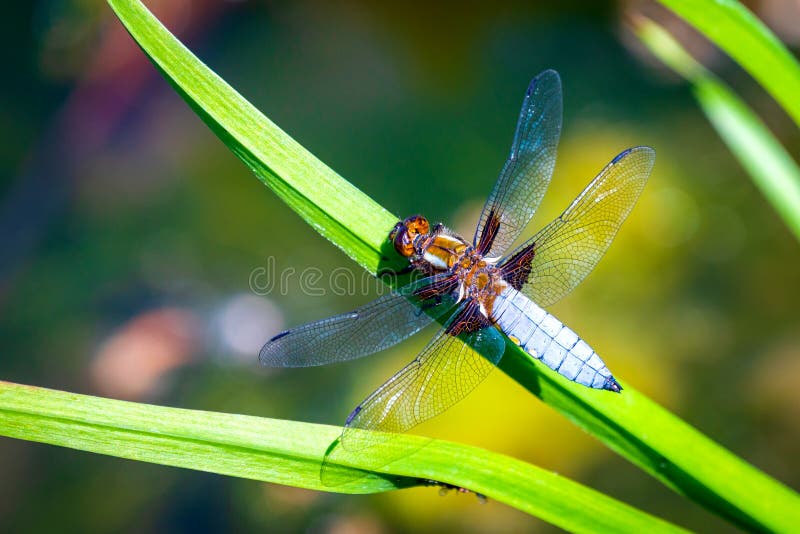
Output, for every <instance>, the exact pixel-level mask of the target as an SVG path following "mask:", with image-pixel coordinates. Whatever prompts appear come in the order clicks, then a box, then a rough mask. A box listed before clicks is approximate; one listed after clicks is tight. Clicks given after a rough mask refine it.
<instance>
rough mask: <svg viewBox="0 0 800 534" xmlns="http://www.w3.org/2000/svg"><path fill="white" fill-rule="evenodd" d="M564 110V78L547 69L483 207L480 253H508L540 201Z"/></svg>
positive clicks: (528, 97)
mask: <svg viewBox="0 0 800 534" xmlns="http://www.w3.org/2000/svg"><path fill="white" fill-rule="evenodd" d="M561 115H562V101H561V79H560V78H559V76H558V73H557V72H556V71H554V70H546V71H544V72H542V73H541V74H539V75H538V76H537V77H536V78H534V79H533V81H531V83H530V85H529V86H528V91H527V92H526V93H525V99H524V100H523V101H522V110H521V111H520V114H519V120H518V122H517V130H516V133H515V134H514V141H513V143H512V144H511V153H510V154H509V156H508V159H507V160H506V163H505V165H504V166H503V170H502V171H501V172H500V177H499V178H498V179H497V183H496V184H495V186H494V190H492V193H491V195H489V199H488V200H487V201H486V205H485V206H484V207H483V212H482V213H481V219H480V222H479V224H478V228H477V230H476V231H475V238H474V240H473V243H474V244H475V247H476V248H477V249H478V251H479V252H480V253H482V254H484V255H486V256H501V255H502V254H504V253H505V251H506V250H507V249H508V247H510V246H511V244H512V243H513V242H514V241H515V240H516V239H517V238H518V237H519V235H520V234H521V233H522V230H523V229H524V228H525V227H526V226H527V224H528V222H529V221H530V220H531V217H532V216H533V214H534V212H536V209H537V208H538V207H539V203H540V202H541V201H542V198H543V197H544V194H545V191H547V186H548V185H550V178H551V176H552V174H553V168H554V167H555V164H556V148H557V147H558V140H559V138H560V136H561Z"/></svg>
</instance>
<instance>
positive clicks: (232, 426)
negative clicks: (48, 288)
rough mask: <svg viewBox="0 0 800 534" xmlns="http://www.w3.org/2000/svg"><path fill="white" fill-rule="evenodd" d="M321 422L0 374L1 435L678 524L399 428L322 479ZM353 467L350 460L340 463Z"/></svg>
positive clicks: (587, 515) (536, 510) (596, 525)
mask: <svg viewBox="0 0 800 534" xmlns="http://www.w3.org/2000/svg"><path fill="white" fill-rule="evenodd" d="M340 432H341V429H340V428H338V427H331V426H326V425H315V424H310V423H298V422H293V421H281V420H274V419H264V418H259V417H252V416H244V415H231V414H222V413H213V412H201V411H194V410H184V409H177V408H167V407H161V406H153V405H147V404H139V403H131V402H125V401H117V400H111V399H103V398H99V397H91V396H87V395H77V394H71V393H65V392H60V391H54V390H49V389H44V388H35V387H30V386H22V385H18V384H12V383H8V382H0V435H3V436H8V437H14V438H21V439H27V440H31V441H38V442H41V443H49V444H52V445H59V446H63V447H70V448H73V449H78V450H84V451H90V452H95V453H99V454H106V455H110V456H116V457H120V458H127V459H131V460H138V461H145V462H152V463H158V464H162V465H170V466H175V467H182V468H188V469H196V470H201V471H207V472H212V473H219V474H224V475H230V476H237V477H243V478H248V479H252V480H261V481H265V482H271V483H276V484H284V485H290V486H296V487H302V488H308V489H314V490H322V491H336V492H341V493H375V492H381V491H387V490H391V489H397V488H402V487H409V486H411V485H415V484H416V482H417V480H418V479H433V480H438V481H441V482H447V483H449V484H453V485H456V486H461V487H465V488H469V489H471V490H473V491H477V492H479V493H482V494H484V495H486V496H488V497H489V498H491V499H494V500H497V501H500V502H503V503H505V504H508V505H509V506H513V507H515V508H518V509H520V510H522V511H524V512H527V513H529V514H531V515H535V516H538V517H540V518H542V519H544V520H545V521H548V522H550V523H552V524H554V525H557V526H559V527H561V528H564V529H567V530H570V531H573V532H598V531H601V530H605V531H608V530H611V529H613V530H615V531H617V532H641V531H642V530H643V529H647V530H648V531H649V532H665V533H666V532H682V530H681V529H679V528H678V527H675V526H674V525H671V524H669V523H667V522H665V521H663V520H660V519H658V518H655V517H653V516H650V515H648V514H645V513H643V512H640V511H638V510H636V509H634V508H632V507H630V506H628V505H626V504H623V503H621V502H619V501H616V500H614V499H612V498H610V497H607V496H605V495H603V494H601V493H598V492H596V491H594V490H592V489H589V488H586V487H584V486H581V485H580V484H577V483H575V482H573V481H571V480H569V479H566V478H564V477H561V476H559V475H557V474H554V473H550V472H548V471H545V470H543V469H540V468H537V467H535V466H532V465H530V464H526V463H524V462H521V461H519V460H515V459H513V458H508V457H506V456H503V455H499V454H495V453H491V452H488V451H484V450H481V449H478V448H475V447H470V446H466V445H460V444H457V443H449V442H444V441H438V440H429V439H426V438H420V437H417V436H411V435H398V436H397V438H396V446H397V447H399V448H405V449H407V450H408V451H409V453H408V455H406V456H401V457H400V458H399V459H397V460H395V461H394V462H393V463H391V464H389V465H387V466H385V467H384V468H383V469H385V473H369V472H368V473H364V472H363V471H361V470H360V469H359V467H361V468H368V467H369V465H368V464H367V463H365V462H364V459H363V457H360V456H361V455H353V456H352V457H351V458H350V459H349V460H350V461H349V464H351V465H352V469H354V470H357V471H358V472H359V473H360V474H362V475H364V476H361V477H360V478H356V479H354V480H353V481H352V482H351V483H349V484H348V485H345V486H336V487H328V486H324V485H323V484H322V482H321V481H320V476H319V473H320V467H321V465H322V462H323V458H324V456H325V451H326V449H327V448H328V445H329V444H330V443H331V442H332V441H333V440H334V439H336V438H337V437H338V435H339V433H340ZM345 467H346V468H350V467H349V466H345Z"/></svg>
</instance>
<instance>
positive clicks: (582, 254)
mask: <svg viewBox="0 0 800 534" xmlns="http://www.w3.org/2000/svg"><path fill="white" fill-rule="evenodd" d="M654 162H655V151H654V150H653V149H652V148H650V147H634V148H629V149H628V150H625V151H624V152H622V153H621V154H619V155H618V156H617V157H615V158H614V159H613V160H612V161H611V163H609V164H608V165H607V166H606V167H605V168H604V169H603V170H602V171H601V172H600V174H598V175H597V177H596V178H595V179H594V180H592V182H591V183H590V184H589V185H588V186H587V187H586V189H584V190H583V192H582V193H581V194H580V195H578V198H576V199H575V200H574V201H573V202H572V204H571V205H570V206H569V207H568V208H567V209H566V210H565V211H564V213H562V214H561V216H559V217H558V218H557V219H555V220H554V221H553V222H551V223H550V224H548V225H547V226H545V227H544V228H543V229H542V230H541V231H540V232H539V233H538V234H536V235H535V236H533V237H532V238H531V239H530V240H528V241H527V242H526V243H525V244H523V245H522V246H520V247H519V248H518V249H517V250H515V251H514V252H513V253H511V254H510V255H509V256H508V257H507V258H505V259H504V260H503V261H502V262H501V265H500V268H501V272H502V274H503V277H504V278H505V280H506V281H508V282H509V283H510V284H511V285H512V286H514V288H515V289H518V290H520V291H522V292H523V293H524V294H525V295H527V296H528V297H529V298H530V299H532V300H533V301H534V302H536V303H537V304H539V305H540V306H544V307H546V306H550V305H552V304H554V303H555V302H558V301H559V300H561V298H563V297H564V296H565V295H566V294H567V293H569V292H570V291H572V290H573V289H574V288H575V286H577V285H578V284H579V283H580V282H581V281H582V280H583V279H584V278H586V276H587V275H588V274H589V273H590V272H591V270H592V269H594V267H595V265H597V263H598V262H599V261H600V258H602V257H603V254H605V252H606V250H607V249H608V247H609V245H610V244H611V242H612V241H613V240H614V236H615V235H616V234H617V231H618V230H619V227H620V226H621V225H622V222H623V221H624V220H625V218H626V217H627V216H628V213H630V211H631V209H632V208H633V205H634V204H635V203H636V200H637V199H638V198H639V195H640V194H641V193H642V190H643V189H644V186H645V184H646V183H647V179H648V177H649V176H650V171H651V170H652V169H653V164H654Z"/></svg>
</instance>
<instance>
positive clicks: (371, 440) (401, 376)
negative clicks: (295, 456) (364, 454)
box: [341, 302, 505, 452]
mask: <svg viewBox="0 0 800 534" xmlns="http://www.w3.org/2000/svg"><path fill="white" fill-rule="evenodd" d="M470 346H472V347H474V349H473V348H471V347H470ZM504 348H505V342H504V340H503V336H502V335H501V334H500V332H499V331H498V330H497V329H496V328H494V327H493V326H491V325H490V324H489V323H488V321H486V319H485V318H483V316H482V315H480V312H479V311H478V306H477V304H476V303H474V302H468V303H465V304H462V305H461V307H460V308H459V311H458V312H457V313H455V314H454V315H453V317H451V319H450V320H449V321H448V323H447V324H446V325H445V328H444V329H442V331H441V332H440V333H439V334H438V335H437V336H436V337H435V338H434V339H433V340H432V341H431V342H430V343H429V344H428V346H427V347H426V348H425V349H424V350H423V351H422V352H421V353H420V354H419V355H418V356H417V357H416V358H415V359H414V360H413V361H412V362H411V363H409V364H408V365H407V366H405V367H404V368H403V369H402V370H400V371H399V372H398V373H397V374H395V375H394V376H393V377H392V378H390V379H389V380H388V381H387V382H386V383H385V384H383V385H382V386H381V387H379V388H378V389H377V390H376V391H375V392H374V393H372V394H371V395H370V396H369V397H367V399H366V400H365V401H364V402H362V403H361V404H360V405H359V406H358V407H357V408H356V409H355V410H353V412H352V413H351V414H350V417H348V419H347V423H346V424H345V430H344V432H343V433H342V438H341V442H342V445H343V446H344V447H345V449H347V450H349V451H351V452H352V451H354V450H362V449H364V448H366V447H370V446H373V445H375V444H377V443H380V442H382V441H383V440H385V439H387V438H386V435H385V434H383V435H382V434H375V433H373V432H368V433H366V432H359V431H358V429H362V430H375V431H379V432H393V433H398V432H405V431H406V430H408V429H410V428H412V427H414V426H416V425H418V424H420V423H422V422H423V421H427V420H428V419H430V418H432V417H434V416H436V415H438V414H440V413H442V412H443V411H445V410H447V409H448V408H450V407H451V406H453V405H454V404H455V403H457V402H458V401H459V400H461V399H462V398H464V397H465V396H466V395H467V394H468V393H469V392H470V391H472V390H473V389H474V388H475V387H476V386H477V385H478V384H480V383H481V381H483V379H484V378H486V376H487V375H488V374H489V372H490V371H491V370H492V369H493V368H494V367H495V365H496V364H497V362H498V361H500V358H501V356H502V355H503V350H504ZM476 350H477V351H479V352H480V354H479V353H478V352H476ZM481 354H483V356H481Z"/></svg>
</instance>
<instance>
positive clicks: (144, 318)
mask: <svg viewBox="0 0 800 534" xmlns="http://www.w3.org/2000/svg"><path fill="white" fill-rule="evenodd" d="M198 323H199V321H198V319H197V318H196V317H195V316H194V315H193V314H192V313H190V312H188V311H186V310H182V309H178V308H162V309H157V310H152V311H148V312H145V313H142V314H141V315H139V316H137V317H135V318H133V319H131V320H130V321H129V322H128V323H126V324H125V325H123V326H122V327H120V328H119V329H118V330H117V331H116V332H114V333H113V334H112V335H111V336H110V337H109V338H108V339H107V340H106V341H105V342H104V343H103V345H102V346H101V347H100V349H99V350H98V351H97V355H96V356H95V358H94V361H93V362H92V365H91V368H90V374H91V380H92V383H93V384H94V387H95V388H96V389H97V390H98V392H99V393H101V394H102V395H107V396H111V397H117V398H123V399H129V400H139V399H142V398H145V397H149V396H151V395H152V394H153V393H154V392H155V391H156V389H157V388H158V386H159V384H160V382H161V379H162V377H163V376H164V375H165V374H166V373H168V372H170V371H172V370H173V369H175V368H177V367H180V366H182V365H186V364H187V363H189V362H190V361H191V360H192V356H193V353H194V349H195V347H196V345H197V341H198V335H199V332H200V327H199V324H198Z"/></svg>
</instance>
